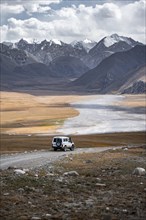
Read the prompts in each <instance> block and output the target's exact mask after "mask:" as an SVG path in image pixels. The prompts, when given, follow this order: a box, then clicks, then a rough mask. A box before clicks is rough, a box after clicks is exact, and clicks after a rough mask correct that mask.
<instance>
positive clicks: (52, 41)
mask: <svg viewBox="0 0 146 220" xmlns="http://www.w3.org/2000/svg"><path fill="white" fill-rule="evenodd" d="M52 43H54V44H58V45H60V46H61V45H62V43H61V41H60V40H58V39H52V40H51V41H50V46H51V45H52Z"/></svg>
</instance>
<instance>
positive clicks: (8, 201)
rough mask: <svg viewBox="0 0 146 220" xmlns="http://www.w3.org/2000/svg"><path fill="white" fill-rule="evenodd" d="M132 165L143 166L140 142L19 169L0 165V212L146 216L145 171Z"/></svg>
mask: <svg viewBox="0 0 146 220" xmlns="http://www.w3.org/2000/svg"><path fill="white" fill-rule="evenodd" d="M84 150H85V149H84ZM35 153H36V152H35ZM43 153H44V152H43ZM45 153H46V152H45ZM55 153H56V152H55ZM59 153H63V152H57V155H58V154H59ZM137 167H141V168H143V169H145V170H146V148H145V147H139V148H128V147H127V148H123V149H122V148H121V149H115V148H114V149H111V150H108V151H104V152H99V153H96V152H94V153H93V152H92V153H91V152H90V151H88V153H82V154H65V156H63V157H61V158H60V160H57V161H54V162H53V163H52V164H50V163H48V164H45V165H43V166H41V167H35V168H34V169H31V170H30V169H28V170H25V171H24V170H23V169H22V168H21V169H19V171H23V172H24V173H20V172H18V170H16V169H15V168H9V169H5V170H1V171H0V177H1V178H0V183H1V209H0V218H1V219H3V220H47V219H50V220H54V219H55V220H83V219H84V220H89V219H90V220H145V219H146V174H145V173H143V175H141V174H138V173H134V170H135V168H137Z"/></svg>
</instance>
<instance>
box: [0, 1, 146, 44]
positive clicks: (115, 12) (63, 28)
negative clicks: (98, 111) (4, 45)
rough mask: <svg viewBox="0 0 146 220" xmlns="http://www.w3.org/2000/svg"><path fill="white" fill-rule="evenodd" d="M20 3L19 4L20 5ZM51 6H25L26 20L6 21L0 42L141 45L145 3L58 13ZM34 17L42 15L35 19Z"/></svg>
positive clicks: (80, 7) (44, 3)
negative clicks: (119, 38)
mask: <svg viewBox="0 0 146 220" xmlns="http://www.w3.org/2000/svg"><path fill="white" fill-rule="evenodd" d="M22 2H24V0H23V1H21V3H22ZM48 2H49V3H51V2H56V3H57V2H59V0H57V1H35V3H34V4H31V3H30V2H28V1H27V3H26V2H25V4H24V7H25V10H27V12H28V13H29V14H32V17H30V16H29V17H30V18H26V19H16V18H15V16H13V18H12V17H11V18H9V19H8V21H7V25H3V26H2V31H3V32H2V33H3V34H2V40H13V41H16V40H19V39H20V38H22V37H23V38H25V39H27V40H29V41H30V40H31V39H33V38H37V39H38V40H40V41H41V40H43V39H51V38H58V39H60V40H62V41H65V42H70V41H73V40H75V39H79V40H80V39H83V38H90V39H93V40H96V41H98V40H100V39H101V38H102V37H104V36H106V35H110V34H112V33H118V34H119V35H124V36H129V37H133V38H134V39H136V40H139V41H142V42H144V40H145V35H144V34H145V33H144V28H145V23H144V22H145V1H144V0H140V1H135V2H129V3H127V1H126V4H117V3H116V1H113V2H109V3H104V4H96V5H95V6H94V7H93V6H85V5H84V4H80V5H78V6H75V5H72V7H63V8H61V9H58V10H52V9H51V8H50V6H49V5H50V4H48ZM35 13H44V15H41V16H37V17H35Z"/></svg>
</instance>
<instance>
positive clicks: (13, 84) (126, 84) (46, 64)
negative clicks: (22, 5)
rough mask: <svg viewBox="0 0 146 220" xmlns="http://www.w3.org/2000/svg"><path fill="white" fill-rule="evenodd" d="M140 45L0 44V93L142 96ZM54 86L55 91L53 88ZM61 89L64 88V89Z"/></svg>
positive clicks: (116, 40)
mask: <svg viewBox="0 0 146 220" xmlns="http://www.w3.org/2000/svg"><path fill="white" fill-rule="evenodd" d="M145 56H146V51H145V45H143V44H142V43H140V42H137V41H134V40H133V39H131V38H127V37H124V36H118V35H117V34H113V35H111V36H107V37H105V38H103V39H101V40H100V41H99V42H94V41H91V40H89V39H85V40H84V41H74V42H72V43H71V44H67V43H64V42H62V41H59V40H57V39H53V40H50V41H47V40H44V41H42V42H40V43H28V42H27V41H25V40H24V39H21V40H20V41H19V42H16V43H11V42H3V43H1V44H0V68H1V89H2V90H9V89H14V90H15V89H16V88H22V87H26V88H28V89H29V88H36V87H37V88H39V87H41V88H44V89H47V88H48V89H49V88H50V87H51V88H53V85H55V87H54V89H65V90H70V89H71V90H77V91H79V90H80V91H81V90H83V91H92V92H93V91H94V92H96V93H113V92H114V93H117V92H120V93H144V92H145V81H146V80H145V76H146V72H145V70H146V69H145V66H146V60H145ZM56 85H57V86H56ZM64 85H65V86H64Z"/></svg>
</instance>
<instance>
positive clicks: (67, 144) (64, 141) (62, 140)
mask: <svg viewBox="0 0 146 220" xmlns="http://www.w3.org/2000/svg"><path fill="white" fill-rule="evenodd" d="M52 147H53V148H54V151H56V150H57V149H60V150H64V151H66V150H67V149H69V150H71V151H73V150H74V147H75V146H74V143H73V142H72V140H71V137H63V136H57V137H54V138H53V140H52Z"/></svg>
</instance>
